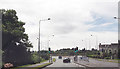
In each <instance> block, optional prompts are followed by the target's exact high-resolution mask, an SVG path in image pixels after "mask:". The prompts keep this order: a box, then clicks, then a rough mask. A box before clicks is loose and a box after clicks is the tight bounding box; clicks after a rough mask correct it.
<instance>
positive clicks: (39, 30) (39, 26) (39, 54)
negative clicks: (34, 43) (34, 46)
mask: <svg viewBox="0 0 120 69" xmlns="http://www.w3.org/2000/svg"><path fill="white" fill-rule="evenodd" d="M47 20H50V18H48V19H43V20H39V38H38V54H39V62H40V23H41V21H47Z"/></svg>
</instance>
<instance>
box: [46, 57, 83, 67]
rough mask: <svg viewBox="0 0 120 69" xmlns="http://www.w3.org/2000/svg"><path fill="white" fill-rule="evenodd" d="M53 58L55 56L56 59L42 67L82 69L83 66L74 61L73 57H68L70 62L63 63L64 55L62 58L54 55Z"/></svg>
mask: <svg viewBox="0 0 120 69" xmlns="http://www.w3.org/2000/svg"><path fill="white" fill-rule="evenodd" d="M66 57H67V56H66ZM53 58H56V61H55V62H54V63H53V64H51V65H50V66H47V67H46V68H44V69H84V66H81V65H78V64H75V63H74V61H73V57H69V58H70V59H71V63H63V59H64V58H65V57H62V59H58V56H56V57H55V56H54V57H53Z"/></svg>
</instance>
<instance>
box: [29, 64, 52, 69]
mask: <svg viewBox="0 0 120 69" xmlns="http://www.w3.org/2000/svg"><path fill="white" fill-rule="evenodd" d="M50 64H52V63H45V64H43V65H39V66H37V67H33V68H30V69H39V68H44V67H46V66H48V65H50Z"/></svg>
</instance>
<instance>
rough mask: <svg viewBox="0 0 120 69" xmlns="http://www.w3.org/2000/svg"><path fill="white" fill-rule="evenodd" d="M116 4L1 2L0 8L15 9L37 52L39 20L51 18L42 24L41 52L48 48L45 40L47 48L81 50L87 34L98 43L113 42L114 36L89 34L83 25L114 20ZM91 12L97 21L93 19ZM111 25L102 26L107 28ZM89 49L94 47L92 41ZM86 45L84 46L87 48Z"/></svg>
mask: <svg viewBox="0 0 120 69" xmlns="http://www.w3.org/2000/svg"><path fill="white" fill-rule="evenodd" d="M117 2H118V0H29V1H28V0H1V2H0V8H5V9H15V10H16V11H17V15H18V17H19V20H21V21H23V22H25V23H26V25H25V26H24V27H25V29H26V33H27V34H28V35H29V39H30V41H31V42H32V43H33V45H34V49H35V50H37V46H38V41H37V40H36V38H37V37H38V25H39V20H40V19H44V18H48V17H50V18H51V20H50V21H42V22H41V40H42V46H45V47H43V48H46V47H47V40H48V36H50V35H52V34H54V35H55V37H53V38H50V39H51V42H50V47H52V49H60V48H63V47H75V46H76V45H77V46H79V47H80V48H84V47H85V44H84V42H81V40H83V39H89V38H90V37H89V35H90V34H96V35H97V36H98V40H99V42H108V43H110V42H116V41H117V36H118V34H117V33H116V32H91V31H88V29H90V28H93V27H94V25H92V24H86V23H88V22H92V21H94V20H96V18H99V17H101V16H103V17H106V18H113V16H117V6H118V5H117ZM92 12H94V13H96V14H97V15H98V16H99V17H96V18H93V16H92ZM110 24H112V23H105V24H101V26H109V25H110ZM90 39H91V41H92V39H93V43H91V45H93V46H94V45H95V38H90ZM88 45H89V43H88V42H87V46H88Z"/></svg>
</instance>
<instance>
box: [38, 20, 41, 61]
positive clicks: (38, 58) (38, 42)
mask: <svg viewBox="0 0 120 69" xmlns="http://www.w3.org/2000/svg"><path fill="white" fill-rule="evenodd" d="M40 23H41V20H40V21H39V38H38V55H39V58H38V60H39V62H40Z"/></svg>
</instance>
